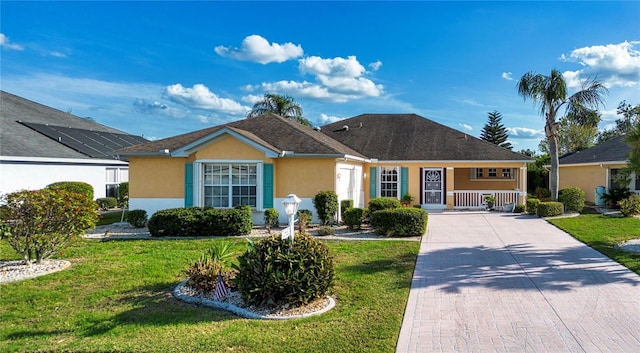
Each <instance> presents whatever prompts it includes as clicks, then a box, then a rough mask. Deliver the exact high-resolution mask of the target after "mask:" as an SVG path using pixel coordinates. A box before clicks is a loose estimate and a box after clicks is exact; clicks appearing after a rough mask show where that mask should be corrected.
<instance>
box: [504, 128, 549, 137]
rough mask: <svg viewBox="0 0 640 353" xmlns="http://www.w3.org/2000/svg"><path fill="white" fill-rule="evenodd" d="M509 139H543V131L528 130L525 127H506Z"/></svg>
mask: <svg viewBox="0 0 640 353" xmlns="http://www.w3.org/2000/svg"><path fill="white" fill-rule="evenodd" d="M507 133H508V134H509V137H511V138H514V139H539V138H544V131H543V130H536V129H530V128H527V127H508V128H507Z"/></svg>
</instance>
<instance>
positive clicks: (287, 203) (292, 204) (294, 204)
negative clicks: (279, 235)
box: [282, 194, 302, 243]
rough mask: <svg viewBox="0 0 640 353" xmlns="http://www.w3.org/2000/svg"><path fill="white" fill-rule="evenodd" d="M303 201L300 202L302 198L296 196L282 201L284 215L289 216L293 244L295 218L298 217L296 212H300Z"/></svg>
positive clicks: (288, 196)
mask: <svg viewBox="0 0 640 353" xmlns="http://www.w3.org/2000/svg"><path fill="white" fill-rule="evenodd" d="M301 201H302V200H300V198H299V197H298V196H296V195H295V194H289V195H287V197H286V198H285V199H284V200H283V201H282V204H284V213H286V214H287V216H289V236H290V237H291V242H292V243H293V235H294V234H295V233H294V230H293V217H294V216H295V215H296V212H298V206H300V202H301Z"/></svg>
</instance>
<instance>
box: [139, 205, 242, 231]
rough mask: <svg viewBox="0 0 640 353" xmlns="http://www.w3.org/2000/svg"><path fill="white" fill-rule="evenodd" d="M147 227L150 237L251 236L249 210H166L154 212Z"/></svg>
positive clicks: (206, 208) (201, 208)
mask: <svg viewBox="0 0 640 353" xmlns="http://www.w3.org/2000/svg"><path fill="white" fill-rule="evenodd" d="M147 227H148V228H149V233H150V234H151V236H153V237H159V236H174V237H185V236H188V237H192V236H236V235H247V234H249V233H251V229H252V228H253V220H252V218H251V207H244V206H241V207H237V208H233V209H214V208H208V207H189V208H170V209H166V210H160V211H158V212H156V213H154V214H153V215H152V216H151V218H150V219H149V222H148V224H147Z"/></svg>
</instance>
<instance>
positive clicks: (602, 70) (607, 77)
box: [560, 41, 640, 88]
mask: <svg viewBox="0 0 640 353" xmlns="http://www.w3.org/2000/svg"><path fill="white" fill-rule="evenodd" d="M639 45H640V41H631V42H628V41H624V42H622V43H619V44H607V45H594V46H590V47H583V48H578V49H575V50H573V51H572V52H571V53H570V54H569V55H568V56H567V55H565V54H562V56H561V57H560V60H562V61H567V62H577V63H579V64H580V65H581V66H582V69H580V70H577V71H567V72H565V73H564V77H565V80H567V86H568V87H570V88H578V87H580V86H581V84H582V82H584V81H585V80H586V79H589V78H591V79H593V78H596V79H597V80H598V81H599V82H602V83H603V84H604V85H605V86H607V87H609V88H611V87H616V86H619V87H635V86H637V85H638V83H640V50H638V49H636V48H637V47H638V46H639Z"/></svg>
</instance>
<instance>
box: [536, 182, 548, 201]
mask: <svg viewBox="0 0 640 353" xmlns="http://www.w3.org/2000/svg"><path fill="white" fill-rule="evenodd" d="M535 194H536V197H535V198H537V199H538V200H541V201H547V200H551V191H550V190H549V189H547V188H543V187H541V186H538V187H537V188H536V191H535Z"/></svg>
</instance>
